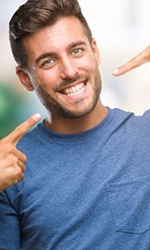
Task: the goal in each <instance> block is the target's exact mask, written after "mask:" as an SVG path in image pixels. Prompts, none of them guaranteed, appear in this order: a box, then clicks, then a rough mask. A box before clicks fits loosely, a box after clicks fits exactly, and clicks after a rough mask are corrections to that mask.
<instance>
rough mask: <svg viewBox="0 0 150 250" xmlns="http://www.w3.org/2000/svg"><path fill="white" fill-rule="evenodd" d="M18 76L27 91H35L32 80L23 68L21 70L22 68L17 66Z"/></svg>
mask: <svg viewBox="0 0 150 250" xmlns="http://www.w3.org/2000/svg"><path fill="white" fill-rule="evenodd" d="M16 74H17V76H18V78H19V80H20V82H21V83H22V85H23V86H24V87H25V89H26V90H28V91H33V90H34V87H33V85H32V83H31V81H30V78H29V76H28V74H27V73H26V72H25V70H24V69H23V68H21V67H20V66H17V67H16Z"/></svg>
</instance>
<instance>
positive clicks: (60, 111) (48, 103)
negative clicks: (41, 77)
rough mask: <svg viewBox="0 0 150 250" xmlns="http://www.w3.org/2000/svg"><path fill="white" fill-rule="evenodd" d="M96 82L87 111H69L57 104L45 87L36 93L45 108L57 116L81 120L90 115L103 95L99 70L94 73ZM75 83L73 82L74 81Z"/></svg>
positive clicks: (39, 88)
mask: <svg viewBox="0 0 150 250" xmlns="http://www.w3.org/2000/svg"><path fill="white" fill-rule="evenodd" d="M93 75H94V77H93V78H94V80H93V82H94V83H93V96H92V101H91V103H90V104H89V106H88V107H87V108H86V109H84V108H83V109H82V110H79V111H75V110H69V109H68V108H66V107H64V106H62V105H60V104H59V102H57V101H56V100H55V99H54V98H53V97H52V96H51V95H50V94H49V93H48V92H47V91H46V90H45V89H44V88H43V87H41V86H39V87H38V88H37V90H36V93H37V95H38V97H39V99H40V101H41V103H42V104H43V105H44V106H45V108H46V109H47V110H48V111H49V112H50V113H51V114H52V115H55V116H59V117H63V118H67V119H76V118H80V117H82V116H84V115H87V114H89V113H90V112H91V111H92V110H93V109H94V108H95V106H96V104H97V102H98V100H99V97H100V93H101V88H102V84H101V83H102V80H101V75H100V72H99V69H98V68H97V69H96V70H95V71H94V73H93ZM68 81H70V82H71V79H70V80H69V79H68V80H67V82H68ZM72 82H73V80H72ZM64 85H65V84H64Z"/></svg>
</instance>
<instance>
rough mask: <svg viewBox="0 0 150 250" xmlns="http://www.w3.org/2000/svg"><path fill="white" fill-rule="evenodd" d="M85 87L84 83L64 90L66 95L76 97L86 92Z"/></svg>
mask: <svg viewBox="0 0 150 250" xmlns="http://www.w3.org/2000/svg"><path fill="white" fill-rule="evenodd" d="M84 88H85V85H84V83H80V84H78V85H76V86H74V87H71V88H68V89H65V90H64V94H67V95H68V96H75V95H79V94H81V93H82V92H83V91H84Z"/></svg>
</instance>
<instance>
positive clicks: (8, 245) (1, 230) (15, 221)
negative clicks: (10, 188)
mask: <svg viewBox="0 0 150 250" xmlns="http://www.w3.org/2000/svg"><path fill="white" fill-rule="evenodd" d="M0 249H5V250H19V249H20V227H19V218H18V215H17V212H16V209H15V207H13V204H12V203H11V201H10V200H9V197H8V196H7V193H6V192H5V191H4V192H0Z"/></svg>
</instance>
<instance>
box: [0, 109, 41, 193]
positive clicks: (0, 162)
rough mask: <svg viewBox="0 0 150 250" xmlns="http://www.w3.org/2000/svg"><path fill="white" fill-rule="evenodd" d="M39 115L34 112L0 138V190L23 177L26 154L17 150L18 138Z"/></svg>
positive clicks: (33, 123)
mask: <svg viewBox="0 0 150 250" xmlns="http://www.w3.org/2000/svg"><path fill="white" fill-rule="evenodd" d="M40 118H41V116H40V115H39V114H34V115H32V116H31V117H30V118H28V119H27V120H26V121H25V122H23V123H22V124H21V125H19V126H18V127H16V129H15V130H14V131H13V132H12V133H10V134H9V135H8V136H6V137H5V138H3V139H2V140H0V190H1V191H2V190H4V189H5V188H7V187H9V186H11V185H13V184H15V183H16V182H19V181H21V180H22V179H23V177H24V171H25V162H26V156H25V155H24V153H22V152H21V151H19V150H17V148H16V145H17V143H18V142H19V140H20V139H21V138H22V137H23V135H25V134H26V133H27V131H28V130H29V129H30V128H31V127H32V126H34V125H35V124H36V123H37V122H38V121H39V120H40Z"/></svg>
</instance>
